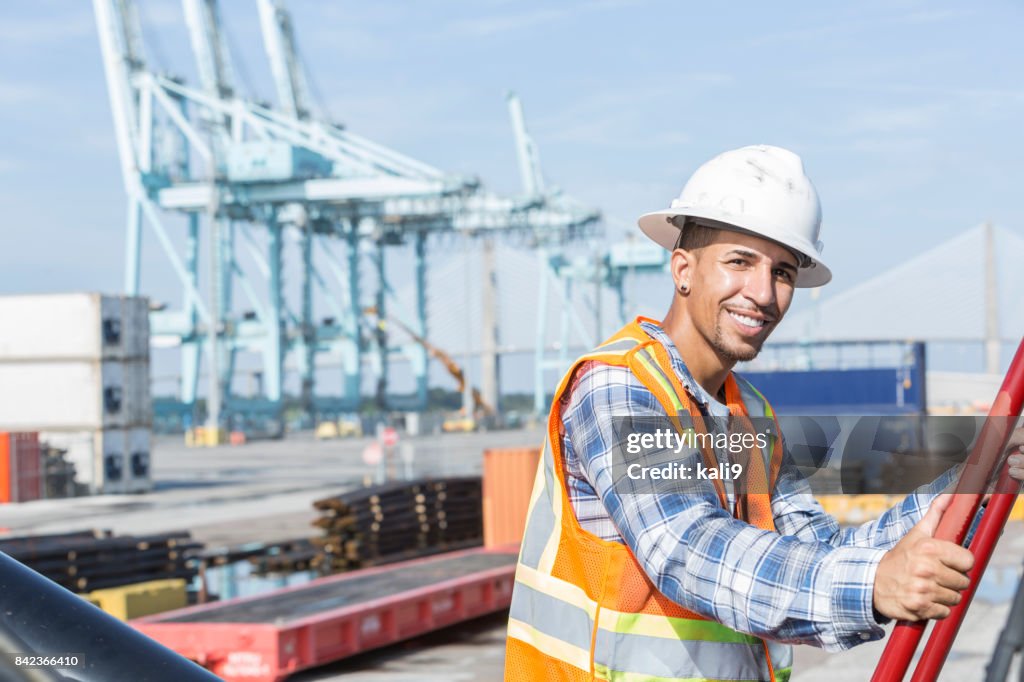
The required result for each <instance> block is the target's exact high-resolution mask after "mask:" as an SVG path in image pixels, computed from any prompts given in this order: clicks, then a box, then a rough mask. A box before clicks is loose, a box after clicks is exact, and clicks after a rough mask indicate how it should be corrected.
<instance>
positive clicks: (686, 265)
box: [669, 249, 697, 294]
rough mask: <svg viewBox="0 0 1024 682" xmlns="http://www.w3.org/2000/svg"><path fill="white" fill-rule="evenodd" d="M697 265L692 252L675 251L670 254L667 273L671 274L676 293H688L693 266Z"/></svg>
mask: <svg viewBox="0 0 1024 682" xmlns="http://www.w3.org/2000/svg"><path fill="white" fill-rule="evenodd" d="M696 264H697V257H696V256H695V255H694V253H693V251H684V250H683V249H676V250H675V251H673V252H672V257H671V258H670V260H669V272H671V273H672V281H673V282H674V283H675V287H676V291H677V292H679V293H681V294H688V293H690V287H691V286H692V283H691V280H692V279H693V272H694V266H695V265H696Z"/></svg>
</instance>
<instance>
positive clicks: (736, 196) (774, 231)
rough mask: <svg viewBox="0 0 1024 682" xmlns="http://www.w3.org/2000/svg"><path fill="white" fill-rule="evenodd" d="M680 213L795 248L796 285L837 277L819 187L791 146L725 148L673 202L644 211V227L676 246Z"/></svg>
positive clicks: (817, 283) (667, 245)
mask: <svg viewBox="0 0 1024 682" xmlns="http://www.w3.org/2000/svg"><path fill="white" fill-rule="evenodd" d="M677 218H698V219H701V218H703V219H705V220H709V221H714V223H725V225H721V227H722V228H725V229H729V228H730V227H731V228H736V229H738V230H739V231H742V232H749V233H752V234H754V235H757V236H759V237H764V238H765V239H770V240H772V241H774V242H777V243H779V244H781V245H783V246H785V247H787V248H788V249H789V250H790V251H795V252H796V253H798V254H800V255H801V256H803V258H801V259H800V269H799V271H798V273H797V277H796V282H795V284H794V286H798V287H820V286H821V285H823V284H828V282H829V280H831V279H832V272H831V271H830V270H829V269H828V267H826V266H825V264H824V263H822V262H821V249H822V246H823V244H822V242H821V241H819V240H818V233H819V231H820V229H821V203H820V202H819V201H818V192H817V190H815V189H814V185H813V184H811V180H810V178H808V177H807V175H806V174H805V173H804V164H803V162H802V161H801V160H800V157H799V156H797V155H796V154H794V153H793V152H791V151H789V150H788V149H782V148H781V147H772V146H770V145H765V144H761V145H754V146H751V147H742V148H740V149H734V150H732V151H728V152H725V153H724V154H719V155H718V156H716V157H715V158H713V159H711V160H710V161H708V162H707V163H705V164H704V165H703V166H701V167H700V168H698V169H697V171H696V172H695V173H694V174H693V175H692V176H691V177H690V179H689V181H687V183H686V186H685V187H683V191H682V193H680V195H679V198H678V199H673V200H672V207H671V208H668V209H665V210H664V211H655V212H654V213H646V214H644V215H642V216H640V220H639V223H640V229H641V230H643V232H644V234H646V235H647V236H648V237H650V238H651V239H653V240H654V241H655V242H657V243H658V244H660V245H661V246H662V247H664V248H666V249H668V250H669V251H671V250H673V249H674V248H675V245H676V242H677V240H678V238H679V230H680V227H681V226H682V225H683V221H682V220H676V219H677ZM715 226H717V225H715Z"/></svg>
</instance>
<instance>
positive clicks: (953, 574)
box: [935, 566, 971, 592]
mask: <svg viewBox="0 0 1024 682" xmlns="http://www.w3.org/2000/svg"><path fill="white" fill-rule="evenodd" d="M935 582H936V583H938V584H939V585H940V586H941V587H944V588H947V589H950V590H956V591H957V592H962V591H963V590H966V589H967V588H968V586H970V584H971V580H970V578H968V577H967V575H966V574H965V573H961V572H960V571H956V570H953V569H952V568H949V567H948V566H942V567H940V568H939V570H938V571H936V573H935Z"/></svg>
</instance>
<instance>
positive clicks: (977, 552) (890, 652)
mask: <svg viewBox="0 0 1024 682" xmlns="http://www.w3.org/2000/svg"><path fill="white" fill-rule="evenodd" d="M1022 406H1024V340H1021V343H1020V345H1019V346H1018V348H1017V352H1016V354H1015V355H1014V358H1013V361H1012V362H1011V363H1010V368H1009V370H1008V371H1007V373H1006V377H1005V378H1004V379H1003V384H1002V386H1001V387H1000V389H999V394H998V395H997V396H996V400H995V402H994V403H993V404H992V409H991V410H990V411H989V414H988V418H987V419H986V420H985V425H984V426H983V427H982V431H981V435H980V436H979V437H978V440H977V442H976V443H975V446H974V449H973V450H972V452H971V455H970V457H969V458H968V460H967V461H968V465H967V467H966V469H965V470H964V473H963V474H962V476H961V478H960V481H959V482H958V483H957V487H956V489H955V490H954V493H956V494H955V495H954V497H953V502H952V503H951V504H950V505H949V507H948V508H947V509H946V512H945V513H944V514H943V515H942V520H941V521H940V522H939V526H938V528H937V529H936V532H935V537H936V538H938V539H940V540H949V541H952V542H955V543H957V544H962V543H963V541H964V538H965V537H966V535H967V531H968V530H969V529H970V525H971V522H972V520H973V519H974V517H975V515H976V514H977V512H978V507H979V506H980V505H981V499H982V497H983V493H982V491H983V490H984V489H985V487H986V484H987V482H988V481H989V480H991V478H992V475H993V474H994V473H995V472H996V470H997V468H1000V467H1001V468H1002V473H1001V475H1000V477H999V481H998V483H997V486H996V489H995V491H994V494H993V496H992V499H991V500H990V501H989V504H988V508H987V509H986V510H985V514H984V515H983V517H982V520H981V522H980V523H979V524H978V529H977V531H976V532H975V535H974V538H973V540H972V541H971V546H970V550H971V553H972V554H973V555H974V559H975V561H974V567H973V568H972V569H971V571H970V573H969V574H968V575H969V577H970V579H971V585H970V587H969V588H968V589H967V590H965V591H964V592H963V599H962V600H961V602H960V603H959V604H957V605H956V606H955V607H953V608H952V609H951V612H950V615H949V616H948V617H947V618H945V619H943V620H941V621H939V623H938V625H937V626H936V627H935V630H934V632H933V633H932V635H931V637H930V640H929V642H928V645H927V647H926V648H925V651H924V653H923V654H922V658H921V661H920V663H919V664H918V667H917V669H916V671H915V673H914V676H913V678H911V679H912V682H932V681H934V680H935V679H936V678H937V677H938V674H939V671H940V670H941V669H942V665H943V663H945V661H946V655H947V654H948V653H949V648H950V646H952V644H953V639H954V638H955V637H956V634H957V631H958V630H959V629H960V624H961V623H962V622H963V618H964V614H965V613H966V612H967V607H968V606H970V603H971V599H972V598H973V596H974V591H975V589H976V587H977V584H978V582H979V581H980V579H981V576H982V574H983V573H984V572H985V568H986V567H987V566H988V562H989V560H990V559H991V558H992V551H993V550H994V549H995V545H996V541H997V540H998V539H999V535H1000V534H1001V533H1002V530H1003V527H1004V526H1005V525H1006V521H1007V519H1008V518H1009V517H1010V510H1011V509H1012V507H1013V503H1014V500H1015V499H1016V494H1017V493H1018V492H1019V491H1020V486H1019V484H1017V482H1016V481H1014V480H1013V479H1011V478H1010V476H1009V474H1008V472H1007V470H1006V467H1005V461H1006V458H1005V456H1004V455H1005V450H1006V444H1007V441H1008V440H1009V439H1010V435H1011V434H1012V433H1013V427H1014V425H1015V423H1016V421H1017V419H1018V418H1019V417H1020V414H1021V408H1022ZM927 625H928V622H927V621H917V622H907V621H901V622H900V623H898V624H897V626H896V629H895V630H894V631H893V633H892V635H891V636H890V638H889V643H888V644H887V645H886V647H885V651H884V652H883V653H882V657H881V659H879V661H878V667H877V668H876V669H875V674H874V676H873V677H872V678H871V682H902V680H903V678H904V676H905V675H906V673H907V669H908V668H909V667H910V662H911V660H912V659H913V657H914V652H915V651H917V646H918V644H919V643H920V641H921V637H922V635H923V634H924V630H925V628H926V627H927Z"/></svg>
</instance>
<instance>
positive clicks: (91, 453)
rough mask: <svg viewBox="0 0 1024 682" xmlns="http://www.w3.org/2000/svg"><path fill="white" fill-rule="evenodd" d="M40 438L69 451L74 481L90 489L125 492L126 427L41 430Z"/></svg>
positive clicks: (68, 457) (95, 491)
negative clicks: (95, 429) (92, 429)
mask: <svg viewBox="0 0 1024 682" xmlns="http://www.w3.org/2000/svg"><path fill="white" fill-rule="evenodd" d="M39 440H40V441H42V442H45V443H48V444H50V445H51V446H52V447H55V448H60V449H62V450H67V454H66V455H65V459H67V461H69V462H71V463H73V464H74V465H75V480H76V481H78V482H79V483H82V484H84V485H86V486H88V488H89V492H91V493H93V494H100V493H122V492H125V490H126V480H125V479H126V471H125V450H126V446H127V432H126V430H125V429H103V430H97V431H55V432H48V431H41V432H40V433H39Z"/></svg>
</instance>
